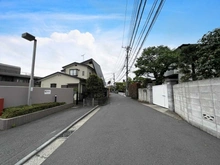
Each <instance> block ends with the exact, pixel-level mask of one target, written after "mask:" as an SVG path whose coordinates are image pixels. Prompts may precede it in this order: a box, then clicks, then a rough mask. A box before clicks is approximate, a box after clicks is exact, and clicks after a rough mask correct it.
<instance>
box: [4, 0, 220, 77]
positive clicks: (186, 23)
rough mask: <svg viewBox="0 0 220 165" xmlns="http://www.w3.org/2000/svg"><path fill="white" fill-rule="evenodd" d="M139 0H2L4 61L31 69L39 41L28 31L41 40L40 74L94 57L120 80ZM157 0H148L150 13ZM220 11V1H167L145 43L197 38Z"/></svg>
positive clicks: (175, 43) (212, 26)
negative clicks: (25, 36) (29, 36)
mask: <svg viewBox="0 0 220 165" xmlns="http://www.w3.org/2000/svg"><path fill="white" fill-rule="evenodd" d="M135 2H137V0H111V1H104V0H82V1H76V0H51V1H46V0H37V1H36V0H19V1H18V0H0V63H3V64H8V65H14V66H18V67H21V72H22V74H30V72H31V62H32V52H33V42H30V41H28V40H25V39H23V38H22V37H21V35H22V33H25V32H28V33H30V34H32V35H34V36H35V37H36V39H37V50H36V61H35V71H34V72H35V73H34V74H35V76H40V77H44V76H47V75H49V74H52V73H54V72H57V71H61V70H62V67H63V66H65V65H67V64H70V63H72V62H82V61H83V60H87V59H90V58H93V59H94V60H95V61H96V62H97V63H98V64H99V65H100V66H101V69H102V72H103V74H104V77H105V80H106V81H109V80H112V78H113V73H115V75H116V81H117V80H118V81H119V80H122V79H124V78H123V77H122V78H121V77H120V76H119V75H120V71H121V70H120V69H121V68H122V66H123V63H124V59H125V54H126V51H125V49H124V48H123V47H125V46H127V45H126V44H127V43H128V40H129V35H128V34H129V28H130V25H131V24H130V22H131V18H132V11H133V9H134V4H135ZM153 2H154V0H148V1H147V6H146V9H145V12H146V13H147V12H149V10H150V6H151V5H152V4H153ZM219 15H220V1H219V0H166V1H165V3H164V6H163V8H162V10H161V12H160V14H159V16H158V18H157V20H156V22H155V24H154V26H153V28H152V30H151V31H150V33H149V35H148V37H147V38H146V41H145V42H144V45H143V48H147V47H149V46H159V45H165V46H169V47H170V48H177V47H178V46H180V45H181V44H186V43H196V42H197V41H198V40H199V39H200V38H202V36H203V35H204V34H205V33H207V32H208V31H212V30H214V29H215V28H219V27H220V20H219ZM143 48H142V49H143ZM139 56H140V55H138V57H139ZM132 70H134V67H132ZM132 70H131V72H132ZM129 76H132V74H130V75H129Z"/></svg>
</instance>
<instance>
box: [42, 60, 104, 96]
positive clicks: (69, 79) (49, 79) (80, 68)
mask: <svg viewBox="0 0 220 165" xmlns="http://www.w3.org/2000/svg"><path fill="white" fill-rule="evenodd" d="M62 68H63V69H62V70H61V72H55V73H53V74H50V75H48V76H46V77H43V78H42V79H41V80H40V82H41V87H42V88H74V90H76V91H78V92H79V94H80V95H81V94H82V93H83V92H84V91H85V89H86V79H87V78H89V76H90V75H91V74H96V75H97V76H99V77H100V78H101V79H102V80H103V82H105V81H104V77H103V74H102V70H101V67H100V65H99V64H98V63H97V62H95V61H94V60H93V59H89V60H86V61H83V62H81V63H78V62H73V63H71V64H68V65H66V66H63V67H62Z"/></svg>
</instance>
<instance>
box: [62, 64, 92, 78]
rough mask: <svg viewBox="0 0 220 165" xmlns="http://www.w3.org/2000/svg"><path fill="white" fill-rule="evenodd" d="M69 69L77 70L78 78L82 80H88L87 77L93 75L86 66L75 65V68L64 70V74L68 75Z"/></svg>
mask: <svg viewBox="0 0 220 165" xmlns="http://www.w3.org/2000/svg"><path fill="white" fill-rule="evenodd" d="M71 69H78V77H79V78H83V79H87V78H89V75H90V74H92V73H94V71H93V70H92V69H89V68H88V67H87V66H84V65H79V64H76V66H75V65H74V66H71V67H68V68H66V71H65V73H66V74H70V70H71ZM83 71H84V76H83V75H82V73H83Z"/></svg>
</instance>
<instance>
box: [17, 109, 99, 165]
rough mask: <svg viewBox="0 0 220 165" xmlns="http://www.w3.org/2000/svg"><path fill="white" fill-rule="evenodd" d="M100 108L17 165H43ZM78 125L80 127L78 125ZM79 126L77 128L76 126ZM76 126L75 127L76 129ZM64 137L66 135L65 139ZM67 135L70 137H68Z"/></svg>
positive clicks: (73, 124)
mask: <svg viewBox="0 0 220 165" xmlns="http://www.w3.org/2000/svg"><path fill="white" fill-rule="evenodd" d="M99 110H100V108H98V106H96V107H94V108H93V109H92V110H90V111H89V112H87V113H86V114H84V115H83V116H81V117H80V118H78V119H77V120H76V121H74V122H73V123H71V124H70V125H69V126H68V127H66V128H65V129H63V130H62V131H60V132H59V133H58V134H57V135H55V136H54V137H52V138H51V139H49V140H48V141H47V142H45V143H44V144H42V145H41V146H40V147H38V148H37V149H36V150H34V151H32V152H31V153H30V154H28V155H27V156H26V157H24V158H23V159H21V160H20V161H18V162H17V163H16V164H15V165H21V164H22V165H23V164H25V165H40V164H42V163H43V162H44V161H45V160H46V159H47V158H48V157H49V156H50V155H51V154H52V153H53V152H54V151H55V150H56V149H57V148H58V147H59V146H60V145H62V144H63V143H64V142H65V141H66V139H67V138H68V137H69V136H70V135H71V134H72V133H73V132H74V131H76V130H77V129H79V128H80V127H81V126H82V125H83V124H85V123H86V122H87V121H88V120H89V119H90V118H91V117H92V116H93V115H94V114H95V113H96V112H98V111H99ZM77 124H78V125H77ZM75 125H77V126H75ZM74 126H75V127H74ZM62 135H65V137H63V136H62ZM66 135H68V136H67V137H66Z"/></svg>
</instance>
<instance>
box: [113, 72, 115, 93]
mask: <svg viewBox="0 0 220 165" xmlns="http://www.w3.org/2000/svg"><path fill="white" fill-rule="evenodd" d="M113 86H114V91H115V73H113Z"/></svg>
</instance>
